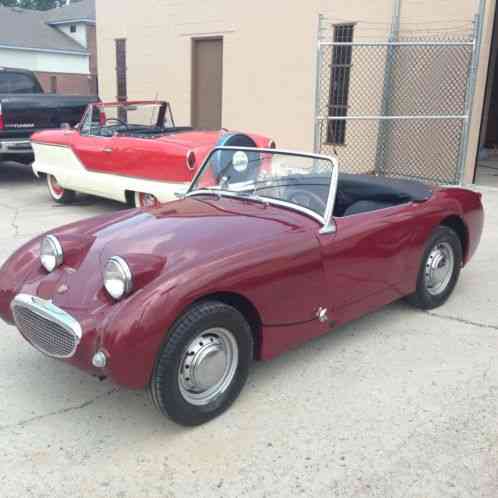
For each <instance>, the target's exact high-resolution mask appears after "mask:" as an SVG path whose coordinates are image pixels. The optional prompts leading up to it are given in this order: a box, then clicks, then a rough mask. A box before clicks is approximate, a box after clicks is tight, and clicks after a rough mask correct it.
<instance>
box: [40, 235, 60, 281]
mask: <svg viewBox="0 0 498 498" xmlns="http://www.w3.org/2000/svg"><path fill="white" fill-rule="evenodd" d="M40 261H41V264H42V266H43V268H45V270H47V271H48V272H49V273H50V272H52V271H54V270H55V269H56V268H57V267H59V266H60V265H61V264H62V262H63V261H64V253H63V251H62V246H61V243H60V242H59V240H58V239H57V237H55V235H47V236H46V237H45V238H44V239H43V240H42V242H41V245H40Z"/></svg>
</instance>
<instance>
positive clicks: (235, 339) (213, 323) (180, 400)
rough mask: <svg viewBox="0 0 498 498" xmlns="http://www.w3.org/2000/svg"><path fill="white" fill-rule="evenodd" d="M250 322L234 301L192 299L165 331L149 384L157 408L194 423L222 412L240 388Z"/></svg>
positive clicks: (245, 372) (246, 369)
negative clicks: (179, 316)
mask: <svg viewBox="0 0 498 498" xmlns="http://www.w3.org/2000/svg"><path fill="white" fill-rule="evenodd" d="M252 351H253V338H252V334H251V329H250V328H249V324H248V323H247V321H246V320H245V319H244V317H243V316H242V315H241V313H239V311H237V310H236V309H235V308H233V307H232V306H228V305H226V304H224V303H221V302H218V301H203V302H200V303H197V304H195V305H194V306H193V307H192V308H191V309H190V310H188V311H187V312H186V313H185V314H184V315H183V316H182V317H181V318H180V319H179V320H177V321H176V322H175V324H174V325H173V327H172V329H171V330H170V331H169V332H168V337H167V341H166V342H165V344H164V345H163V347H162V350H161V352H160V353H159V355H158V358H157V360H156V364H155V367H154V371H153V373H152V377H151V381H150V385H149V389H150V393H151V395H152V400H153V402H154V404H155V405H156V407H157V408H158V409H159V411H160V412H161V413H162V414H163V415H166V416H169V417H170V418H171V419H172V420H174V421H175V422H177V423H178V424H181V425H186V426H194V425H199V424H202V423H204V422H207V421H209V420H211V419H212V418H214V417H216V416H218V415H220V414H221V413H222V412H224V411H225V410H226V409H227V408H228V407H229V406H230V405H231V404H232V403H233V401H234V400H235V399H236V398H237V396H238V395H239V393H240V391H241V390H242V388H243V386H244V384H245V382H246V379H247V375H248V373H249V365H250V363H251V359H252Z"/></svg>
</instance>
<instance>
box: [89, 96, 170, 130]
mask: <svg viewBox="0 0 498 498" xmlns="http://www.w3.org/2000/svg"><path fill="white" fill-rule="evenodd" d="M174 125H175V124H174V121H173V116H172V114H171V109H170V106H169V105H168V104H167V103H166V102H150V103H148V102H145V103H128V102H123V103H122V104H92V105H91V106H89V108H88V110H87V112H86V113H85V116H84V118H83V121H82V123H81V126H80V132H81V133H82V134H85V135H94V136H104V137H105V136H112V135H114V134H116V133H118V134H127V133H134V134H136V133H137V132H138V133H143V134H154V133H157V134H158V133H163V132H164V131H165V130H166V129H167V128H172V127H174Z"/></svg>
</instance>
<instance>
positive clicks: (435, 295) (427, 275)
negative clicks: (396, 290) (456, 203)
mask: <svg viewBox="0 0 498 498" xmlns="http://www.w3.org/2000/svg"><path fill="white" fill-rule="evenodd" d="M462 258H463V251H462V243H461V242H460V239H459V237H458V235H457V234H456V233H455V232H454V231H453V230H452V229H451V228H448V227H445V226H439V227H438V228H436V230H434V232H433V233H432V235H431V238H430V239H429V241H428V243H427V245H426V249H425V251H424V255H423V257H422V263H421V266H420V270H419V273H418V277H417V288H416V290H415V292H414V293H413V294H412V295H410V296H408V297H407V298H406V300H407V301H408V302H409V303H410V304H413V305H414V306H416V307H417V308H421V309H426V310H428V309H432V308H436V307H438V306H441V305H442V304H444V303H445V302H446V300H447V299H448V298H449V297H450V295H451V293H452V292H453V289H454V288H455V285H456V283H457V281H458V277H459V275H460V269H461V267H462Z"/></svg>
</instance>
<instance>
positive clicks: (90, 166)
mask: <svg viewBox="0 0 498 498" xmlns="http://www.w3.org/2000/svg"><path fill="white" fill-rule="evenodd" d="M114 140H115V139H114V137H101V136H94V135H89V134H84V133H78V134H77V135H76V136H75V137H74V140H73V150H74V152H75V154H76V155H77V156H78V159H79V160H80V162H81V163H82V164H83V166H84V167H85V168H86V169H87V170H89V171H94V172H100V173H114V164H115V157H114Z"/></svg>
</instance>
